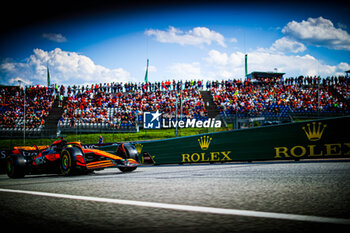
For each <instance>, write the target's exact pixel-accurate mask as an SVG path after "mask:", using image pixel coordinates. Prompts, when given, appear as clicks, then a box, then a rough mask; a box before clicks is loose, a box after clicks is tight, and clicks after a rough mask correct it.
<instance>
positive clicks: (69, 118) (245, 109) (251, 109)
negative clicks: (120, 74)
mask: <svg viewBox="0 0 350 233" xmlns="http://www.w3.org/2000/svg"><path fill="white" fill-rule="evenodd" d="M349 84H350V83H349V78H345V77H342V76H338V77H327V78H320V77H303V76H300V77H296V78H286V79H284V80H282V79H279V78H259V79H257V80H249V79H248V80H245V81H241V80H221V81H218V80H216V81H205V82H204V81H201V80H198V81H195V80H191V81H175V80H173V81H169V80H168V81H163V82H151V83H132V82H128V83H118V82H113V83H104V84H102V83H101V84H93V85H82V86H80V85H73V86H63V85H61V86H57V85H55V86H52V87H51V88H47V87H41V86H28V87H26V90H25V95H26V115H25V117H24V114H23V111H24V106H23V104H24V99H23V98H24V89H23V88H21V87H1V88H0V129H1V128H10V129H19V128H23V126H24V118H25V119H26V120H25V125H26V128H28V129H32V128H42V127H43V126H44V124H45V119H46V117H47V116H48V114H49V112H50V109H51V107H52V104H53V102H54V100H55V99H58V100H61V101H60V102H62V97H63V96H66V101H65V104H63V105H59V106H62V107H63V110H64V112H63V114H62V116H61V119H60V120H59V126H63V127H77V126H79V127H84V126H92V125H94V126H96V125H103V126H105V127H106V128H107V127H108V128H116V129H119V128H120V127H124V126H127V127H135V126H136V125H137V124H142V121H143V113H144V112H153V111H157V110H158V111H159V112H161V113H162V117H163V119H166V120H169V119H173V118H175V115H176V109H177V114H178V115H181V114H182V115H181V117H182V118H183V119H187V118H189V119H193V118H196V119H197V120H206V119H207V115H208V113H207V110H206V104H205V103H204V101H203V99H202V96H201V94H200V91H201V90H208V91H210V93H211V94H212V97H213V100H214V102H215V103H216V105H217V107H218V110H219V111H220V112H221V114H222V115H223V116H229V117H230V116H239V117H246V116H287V115H288V114H289V113H291V112H294V113H297V112H300V113H309V112H311V113H315V112H324V113H345V114H349V113H350V105H349V101H350V85H349ZM61 104H62V103H61ZM176 104H177V106H176Z"/></svg>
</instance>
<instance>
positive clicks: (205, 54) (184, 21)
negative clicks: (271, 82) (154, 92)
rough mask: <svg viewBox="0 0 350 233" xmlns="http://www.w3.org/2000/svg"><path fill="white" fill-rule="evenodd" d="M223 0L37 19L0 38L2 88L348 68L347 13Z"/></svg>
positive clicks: (330, 72) (307, 72) (292, 73)
mask: <svg viewBox="0 0 350 233" xmlns="http://www.w3.org/2000/svg"><path fill="white" fill-rule="evenodd" d="M298 4H300V2H297V3H296V4H288V5H278V6H276V5H275V4H271V3H270V4H247V5H244V4H229V3H227V2H224V3H218V4H204V5H194V4H189V5H179V6H178V7H173V5H171V6H170V5H169V6H168V7H167V6H165V7H155V8H154V9H151V7H148V8H147V9H145V10H142V9H140V8H137V9H135V10H134V11H133V10H132V7H131V9H130V8H128V11H126V12H124V13H122V12H121V11H114V10H113V8H112V9H108V10H106V8H103V9H98V10H96V11H94V12H93V13H91V11H89V13H88V14H80V15H79V17H74V14H73V13H71V14H68V15H64V16H65V17H57V19H55V18H54V19H52V18H50V20H42V21H36V22H34V23H31V24H30V25H26V26H25V27H18V28H15V30H9V31H8V32H7V33H6V34H5V35H4V36H3V37H2V39H1V40H0V62H1V63H0V84H5V85H16V84H17V83H18V82H17V80H19V79H20V80H22V81H24V82H25V83H27V84H31V85H35V84H41V85H45V84H46V66H49V69H50V74H51V79H52V82H53V83H59V84H67V85H73V84H79V85H82V84H88V83H100V82H102V83H103V82H117V81H122V82H127V81H133V82H142V81H143V78H144V74H145V66H146V60H147V58H149V59H150V69H149V71H150V72H149V79H150V81H159V80H172V79H196V80H198V79H203V80H207V79H219V80H221V79H239V78H243V77H244V63H243V62H244V54H245V53H247V54H248V71H249V72H252V71H273V70H274V69H275V68H276V69H277V70H278V71H279V72H285V73H286V75H285V76H286V77H291V76H294V77H295V76H298V75H316V74H320V75H321V76H322V77H327V76H331V75H340V74H343V73H344V71H345V70H349V69H350V33H349V32H350V22H349V17H346V14H347V12H348V10H349V9H347V8H346V7H345V6H339V7H334V6H332V7H325V6H324V5H322V7H321V6H320V7H315V6H314V5H312V4H310V5H307V6H303V7H300V5H298Z"/></svg>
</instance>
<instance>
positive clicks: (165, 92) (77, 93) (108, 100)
mask: <svg viewBox="0 0 350 233" xmlns="http://www.w3.org/2000/svg"><path fill="white" fill-rule="evenodd" d="M114 87H116V88H114ZM199 89H202V82H201V81H199V82H194V81H186V82H184V83H182V82H180V81H179V82H175V81H173V82H170V81H167V82H155V83H147V84H145V83H142V84H141V83H140V84H135V83H125V84H124V85H123V84H119V83H118V84H116V83H113V84H112V85H109V84H99V85H91V86H86V87H84V86H82V87H77V86H73V87H68V88H67V94H68V97H67V101H66V105H65V106H64V113H63V115H62V117H61V119H60V125H64V126H69V127H76V126H79V127H80V126H87V127H90V126H92V125H95V124H102V125H105V126H109V127H114V128H116V129H119V128H120V127H121V126H131V127H134V126H136V124H138V123H142V121H143V112H153V111H157V110H158V111H159V112H161V113H162V117H163V118H165V119H167V120H168V119H171V118H175V112H176V103H177V104H178V106H177V108H178V114H179V115H180V114H182V116H183V117H184V118H196V119H206V117H207V113H206V110H205V104H204V101H203V99H202V97H201V95H200V93H199ZM181 106H182V111H181Z"/></svg>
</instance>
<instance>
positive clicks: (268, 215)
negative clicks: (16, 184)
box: [0, 188, 350, 224]
mask: <svg viewBox="0 0 350 233" xmlns="http://www.w3.org/2000/svg"><path fill="white" fill-rule="evenodd" d="M0 192H9V193H21V194H29V195H36V196H44V197H55V198H65V199H73V200H82V201H94V202H103V203H112V204H119V205H132V206H140V207H149V208H160V209H170V210H179V211H190V212H200V213H210V214H223V215H237V216H245V217H257V218H273V219H284V220H293V221H306V222H320V223H333V224H350V219H343V218H328V217H318V216H311V215H299V214H283V213H272V212H263V211H252V210H237V209H223V208H213V207H201V206H190V205H177V204H165V203H157V202H145V201H131V200H120V199H111V198H102V197H87V196H78V195H69V194H58V193H47V192H35V191H25V190H14V189H2V188H0Z"/></svg>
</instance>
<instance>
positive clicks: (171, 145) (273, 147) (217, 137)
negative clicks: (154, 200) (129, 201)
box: [135, 116, 350, 164]
mask: <svg viewBox="0 0 350 233" xmlns="http://www.w3.org/2000/svg"><path fill="white" fill-rule="evenodd" d="M135 146H136V148H137V150H138V151H139V153H145V152H146V153H149V154H150V156H152V157H153V159H154V160H155V162H156V164H171V163H202V162H206V163H207V162H230V161H257V160H285V159H291V160H295V159H323V158H350V116H347V117H338V118H328V119H323V120H316V121H307V122H299V123H290V124H284V125H276V126H267V127H259V128H251V129H242V130H233V131H226V132H217V133H208V134H202V135H196V136H189V137H181V138H174V139H167V140H157V141H151V142H138V143H135Z"/></svg>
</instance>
